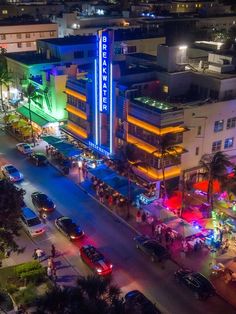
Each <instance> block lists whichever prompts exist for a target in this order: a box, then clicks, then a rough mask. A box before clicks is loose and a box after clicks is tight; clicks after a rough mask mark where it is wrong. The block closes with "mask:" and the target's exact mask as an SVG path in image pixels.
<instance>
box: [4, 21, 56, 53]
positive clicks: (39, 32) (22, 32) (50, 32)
mask: <svg viewBox="0 0 236 314" xmlns="http://www.w3.org/2000/svg"><path fill="white" fill-rule="evenodd" d="M57 36H58V32H57V25H56V24H53V23H49V22H46V23H45V22H26V23H23V22H19V21H18V22H17V20H16V21H15V22H14V20H12V21H5V20H2V21H1V20H0V47H1V48H4V49H6V51H7V53H10V52H22V51H35V50H36V49H37V46H36V41H37V40H38V39H42V38H56V37H57Z"/></svg>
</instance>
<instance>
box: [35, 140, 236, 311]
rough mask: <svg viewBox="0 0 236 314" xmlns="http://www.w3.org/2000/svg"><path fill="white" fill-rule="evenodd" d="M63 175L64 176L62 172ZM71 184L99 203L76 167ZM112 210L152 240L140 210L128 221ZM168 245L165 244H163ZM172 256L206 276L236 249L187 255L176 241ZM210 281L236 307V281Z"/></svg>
mask: <svg viewBox="0 0 236 314" xmlns="http://www.w3.org/2000/svg"><path fill="white" fill-rule="evenodd" d="M46 145H47V144H46V143H45V142H44V141H41V142H40V144H39V145H37V146H36V147H35V150H36V151H41V152H44V153H45V147H46ZM48 158H49V162H50V163H51V165H52V166H53V167H55V168H57V169H58V170H59V171H60V172H61V173H62V169H61V168H60V166H59V165H57V164H55V162H54V160H53V159H52V158H51V157H48ZM62 174H63V173H62ZM67 177H68V178H70V179H71V180H72V181H74V182H75V184H77V185H78V186H79V187H80V188H81V189H82V190H84V191H85V192H86V193H87V194H89V195H90V196H91V197H93V198H94V199H96V201H97V202H99V200H98V198H97V196H96V193H95V191H94V189H93V188H92V184H91V182H90V180H84V178H83V176H82V174H79V173H78V169H77V168H72V169H70V173H69V175H68V176H67ZM103 205H104V207H106V208H107V209H108V210H109V211H111V212H112V213H113V214H114V215H115V216H116V217H117V218H118V219H121V220H122V221H123V223H125V224H126V225H129V227H131V228H132V229H133V230H134V231H135V232H137V234H145V235H148V236H150V237H153V234H152V227H151V225H149V224H147V223H137V222H136V212H137V209H136V208H134V207H132V206H130V207H129V217H128V218H127V213H128V209H127V208H126V207H124V208H116V207H112V208H111V207H108V205H107V204H103ZM162 244H163V245H165V241H163V243H162ZM169 249H170V253H171V257H172V260H173V262H175V263H176V264H178V265H179V266H180V267H187V268H190V269H193V270H194V271H198V272H201V273H203V274H204V275H205V276H207V277H209V276H210V267H209V264H210V263H213V264H214V263H219V262H223V261H226V260H230V259H233V258H234V257H235V256H236V247H235V249H232V250H229V251H228V252H227V253H225V254H219V253H216V252H213V253H212V252H210V251H209V250H208V249H207V248H203V249H202V250H201V251H198V252H190V253H187V254H184V255H183V254H182V246H181V242H180V241H178V240H177V241H175V242H174V244H173V245H172V246H170V248H169ZM211 280H212V282H213V284H214V286H215V287H216V290H217V292H218V293H219V295H220V296H222V297H223V298H224V299H225V300H226V301H228V302H229V303H231V304H232V305H233V306H235V307H236V299H235V293H236V282H231V283H228V284H226V283H225V281H224V280H223V278H222V277H221V278H219V277H218V278H217V277H214V278H212V277H211Z"/></svg>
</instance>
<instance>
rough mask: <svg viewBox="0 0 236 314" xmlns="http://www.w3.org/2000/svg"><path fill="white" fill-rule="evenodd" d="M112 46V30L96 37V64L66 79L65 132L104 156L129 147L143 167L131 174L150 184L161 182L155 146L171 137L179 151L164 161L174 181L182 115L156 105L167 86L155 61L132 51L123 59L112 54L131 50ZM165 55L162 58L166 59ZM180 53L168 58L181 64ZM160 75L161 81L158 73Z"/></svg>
mask: <svg viewBox="0 0 236 314" xmlns="http://www.w3.org/2000/svg"><path fill="white" fill-rule="evenodd" d="M116 45H117V42H116V41H114V33H113V31H112V30H102V31H99V32H98V36H97V46H96V58H95V60H94V62H93V63H92V64H90V65H89V67H88V66H86V67H85V69H83V68H84V67H83V66H79V70H80V71H79V73H78V75H77V77H76V78H68V80H67V84H66V94H67V105H66V110H67V112H68V123H67V124H66V125H65V126H64V127H63V130H64V131H65V132H67V133H69V134H70V135H73V136H74V137H76V138H77V139H79V140H80V141H82V142H84V143H85V144H86V145H88V146H89V147H90V148H91V149H93V150H95V151H97V152H99V153H100V154H102V155H105V156H109V155H114V154H115V153H117V152H118V151H119V149H120V148H121V147H122V146H124V145H126V144H127V143H129V144H133V147H134V149H135V151H136V153H137V156H139V158H140V161H142V162H143V163H142V165H141V164H139V165H137V166H135V167H134V171H135V172H136V173H137V174H138V175H139V176H140V177H141V178H143V179H144V180H145V181H147V182H149V183H150V182H157V181H161V180H162V169H161V168H162V167H161V153H160V150H159V143H160V141H161V137H162V136H163V135H164V134H167V133H172V134H173V136H174V139H175V144H176V146H178V151H177V152H176V156H175V158H169V157H168V156H167V157H166V158H165V160H164V162H165V168H166V171H165V176H166V178H167V179H173V180H176V179H178V178H179V175H180V163H181V154H182V153H183V152H184V149H183V147H182V146H181V144H182V141H183V132H184V131H185V130H186V129H185V127H184V126H183V117H184V115H183V109H182V108H178V107H176V106H173V105H171V104H170V103H168V102H167V101H166V100H165V101H164V100H160V99H166V98H167V95H168V93H169V86H168V85H166V84H165V75H164V72H163V69H162V68H161V67H160V66H159V65H158V64H157V62H156V56H155V55H151V54H146V53H135V51H134V53H133V54H130V55H128V56H127V55H126V58H125V59H124V58H121V57H120V55H119V54H116V52H117V49H119V50H121V49H122V50H123V51H124V52H125V50H127V49H131V48H130V47H127V46H126V45H125V44H123V46H122V45H120V44H119V46H116ZM156 48H157V47H156ZM159 48H160V47H159ZM159 48H158V49H159ZM166 52H167V51H165V50H162V52H161V51H160V54H162V55H163V57H164V55H165V54H166ZM183 52H184V50H179V48H176V49H175V50H174V51H172V54H175V55H176V54H177V55H178V58H181V57H182V54H183ZM123 57H124V55H123ZM160 59H161V58H160ZM174 64H175V63H174V62H173V64H170V65H169V66H171V67H172V68H173V67H174ZM162 72H163V75H162V76H163V77H162V80H161V81H160V79H158V73H159V74H160V75H161V73H162ZM166 73H167V72H166ZM177 79H178V78H177V77H175V78H173V80H175V81H176V80H177Z"/></svg>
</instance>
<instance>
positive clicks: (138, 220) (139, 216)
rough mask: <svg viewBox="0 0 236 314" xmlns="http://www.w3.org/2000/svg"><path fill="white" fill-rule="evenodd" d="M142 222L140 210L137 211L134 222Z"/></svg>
mask: <svg viewBox="0 0 236 314" xmlns="http://www.w3.org/2000/svg"><path fill="white" fill-rule="evenodd" d="M141 221H142V218H141V212H140V210H138V211H137V214H136V222H137V223H138V224H139V223H140V222H141Z"/></svg>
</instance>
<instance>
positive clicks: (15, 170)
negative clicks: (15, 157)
mask: <svg viewBox="0 0 236 314" xmlns="http://www.w3.org/2000/svg"><path fill="white" fill-rule="evenodd" d="M6 169H7V171H8V173H10V174H12V173H16V172H18V170H17V169H16V168H15V167H7V168H6Z"/></svg>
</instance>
